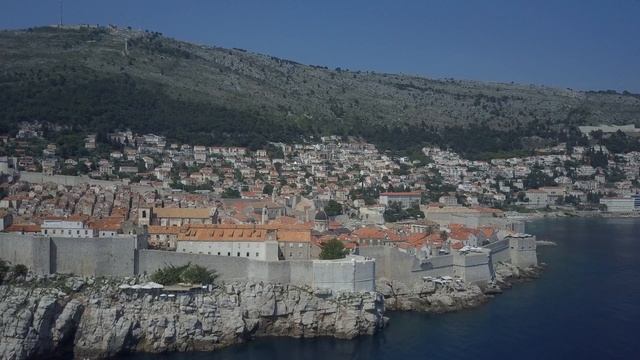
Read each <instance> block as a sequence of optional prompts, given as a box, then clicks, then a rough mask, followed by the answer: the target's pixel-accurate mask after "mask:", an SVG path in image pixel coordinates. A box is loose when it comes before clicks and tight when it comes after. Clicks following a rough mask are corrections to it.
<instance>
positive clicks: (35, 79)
mask: <svg viewBox="0 0 640 360" xmlns="http://www.w3.org/2000/svg"><path fill="white" fill-rule="evenodd" d="M0 48H2V49H3V53H2V56H1V57H0V108H2V109H3V111H2V112H1V113H0V132H5V133H6V132H13V131H15V130H16V124H17V123H18V122H20V121H32V120H41V121H47V122H51V123H55V124H59V125H64V126H68V127H70V128H71V129H72V130H73V131H74V132H75V133H81V132H85V131H86V132H97V133H98V134H99V135H100V134H106V133H107V132H109V131H113V130H114V129H118V128H120V129H124V128H131V129H132V130H134V131H136V132H140V133H146V132H155V133H158V134H160V135H165V136H167V137H168V138H169V139H170V140H175V141H181V142H185V143H198V144H203V145H211V144H221V145H242V146H249V147H252V148H255V147H258V146H263V145H264V144H265V142H266V141H283V142H292V141H297V140H301V139H302V138H310V137H317V136H320V135H327V134H338V135H343V136H358V137H363V138H365V139H367V140H369V141H371V142H374V143H376V144H377V145H379V146H380V147H382V148H383V149H391V150H395V151H401V152H404V153H406V154H415V153H416V149H417V148H419V147H420V146H422V145H425V144H436V145H441V146H445V147H450V148H452V149H453V150H455V151H458V152H460V153H462V154H465V155H469V156H472V157H476V158H480V157H491V156H509V155H519V154H526V153H528V152H529V151H530V150H531V149H533V148H535V147H537V146H540V145H545V144H549V143H553V142H556V141H562V140H564V139H566V136H567V133H566V131H565V129H566V128H567V127H572V126H576V125H580V124H586V123H592V124H593V123H609V122H616V123H631V122H635V123H636V124H638V121H640V120H639V119H640V117H639V116H638V114H640V96H638V95H634V94H630V93H628V92H624V93H617V92H612V91H604V92H579V91H573V90H570V89H553V88H547V87H540V86H531V85H517V84H496V83H480V82H472V81H457V80H452V79H444V80H432V79H426V78H421V77H416V76H407V75H394V74H379V73H374V72H361V71H347V70H344V69H335V70H331V69H327V68H325V67H320V66H307V65H302V64H298V63H295V62H292V61H288V60H283V59H278V58H275V57H271V56H265V55H260V54H254V53H250V52H247V51H244V50H241V49H223V48H218V47H207V46H200V45H195V44H190V43H186V42H180V41H176V40H173V39H169V38H166V37H163V36H162V35H161V34H159V33H154V32H142V31H132V30H127V29H108V28H89V27H87V28H74V29H70V28H62V29H59V28H55V27H42V28H33V29H28V30H24V31H1V32H0Z"/></svg>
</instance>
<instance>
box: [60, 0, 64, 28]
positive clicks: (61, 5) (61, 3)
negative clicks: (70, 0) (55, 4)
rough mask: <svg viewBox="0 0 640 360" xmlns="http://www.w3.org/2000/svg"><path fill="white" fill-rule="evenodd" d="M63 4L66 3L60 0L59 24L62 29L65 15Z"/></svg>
mask: <svg viewBox="0 0 640 360" xmlns="http://www.w3.org/2000/svg"><path fill="white" fill-rule="evenodd" d="M63 3H64V1H63V0H60V24H59V27H62V13H63V10H64V4H63Z"/></svg>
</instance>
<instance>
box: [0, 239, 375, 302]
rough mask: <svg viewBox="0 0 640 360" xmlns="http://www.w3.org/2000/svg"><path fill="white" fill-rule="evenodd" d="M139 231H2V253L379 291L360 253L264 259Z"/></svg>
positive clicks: (96, 268)
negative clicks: (64, 234)
mask: <svg viewBox="0 0 640 360" xmlns="http://www.w3.org/2000/svg"><path fill="white" fill-rule="evenodd" d="M141 247H142V246H141V241H140V240H139V239H138V238H136V237H135V236H121V237H114V238H59V237H56V238H50V237H44V236H42V235H17V234H0V258H1V259H3V260H7V261H10V262H11V263H12V264H24V265H26V266H27V267H29V268H30V269H33V271H35V272H38V273H41V274H50V273H65V274H75V275H79V276H133V275H142V274H146V275H149V274H152V273H153V272H155V271H156V270H158V269H160V268H163V267H166V266H168V265H175V266H181V265H186V264H188V263H192V264H196V265H201V266H204V267H207V268H209V269H212V270H215V271H216V272H217V273H218V275H219V279H220V280H223V281H247V280H250V281H263V282H266V283H280V284H294V285H309V286H313V287H316V288H326V289H331V290H334V291H341V290H349V291H374V290H375V271H376V267H375V261H374V260H371V259H368V260H367V259H365V258H363V257H361V256H353V257H349V258H347V259H340V260H328V261H322V260H293V261H260V260H250V259H247V258H243V257H235V256H217V255H204V254H188V253H179V252H172V251H161V250H148V249H143V248H141Z"/></svg>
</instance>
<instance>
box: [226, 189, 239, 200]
mask: <svg viewBox="0 0 640 360" xmlns="http://www.w3.org/2000/svg"><path fill="white" fill-rule="evenodd" d="M222 198H223V199H238V198H240V191H238V189H232V188H226V189H224V191H223V192H222Z"/></svg>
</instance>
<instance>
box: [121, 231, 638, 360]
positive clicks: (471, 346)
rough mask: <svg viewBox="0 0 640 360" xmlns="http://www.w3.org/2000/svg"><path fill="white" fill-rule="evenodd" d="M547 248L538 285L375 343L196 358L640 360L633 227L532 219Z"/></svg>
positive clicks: (253, 349) (169, 359)
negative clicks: (550, 244)
mask: <svg viewBox="0 0 640 360" xmlns="http://www.w3.org/2000/svg"><path fill="white" fill-rule="evenodd" d="M527 232H530V233H533V234H536V235H537V236H538V238H539V239H544V240H553V241H556V242H557V243H558V246H557V247H544V248H541V249H540V250H539V260H540V261H543V262H545V263H547V264H548V268H547V270H546V272H545V273H544V274H543V276H542V278H540V279H538V280H536V281H533V282H529V283H525V284H519V285H516V286H515V287H514V288H513V289H511V290H509V291H507V292H505V293H504V294H503V295H500V296H498V297H497V298H495V299H493V300H492V301H490V302H489V303H488V304H486V305H484V306H481V307H479V308H476V309H473V310H468V311H463V312H459V313H454V314H444V315H424V314H418V313H388V314H387V315H388V316H389V317H390V318H391V322H390V326H389V327H388V328H387V329H385V330H384V331H383V332H382V333H381V334H378V335H375V336H368V337H367V336H365V337H361V338H359V339H356V340H353V341H343V340H334V339H328V338H327V339H325V338H323V339H308V340H307V339H302V340H301V339H288V338H262V339H258V340H255V341H251V342H249V343H247V344H243V345H238V346H234V347H231V348H227V349H225V350H221V351H217V352H213V353H182V354H180V353H176V354H167V355H133V356H128V357H125V358H122V359H128V360H151V359H162V360H187V359H189V360H191V359H193V360H203V359H221V360H231V359H233V360H236V359H243V360H245V359H279V360H285V359H332V360H339V359H397V360H400V359H447V360H450V359H476V360H477V359H512V358H516V357H517V358H518V360H524V359H614V358H617V359H640V219H636V220H633V219H560V220H541V221H536V222H534V223H531V224H528V225H527Z"/></svg>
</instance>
